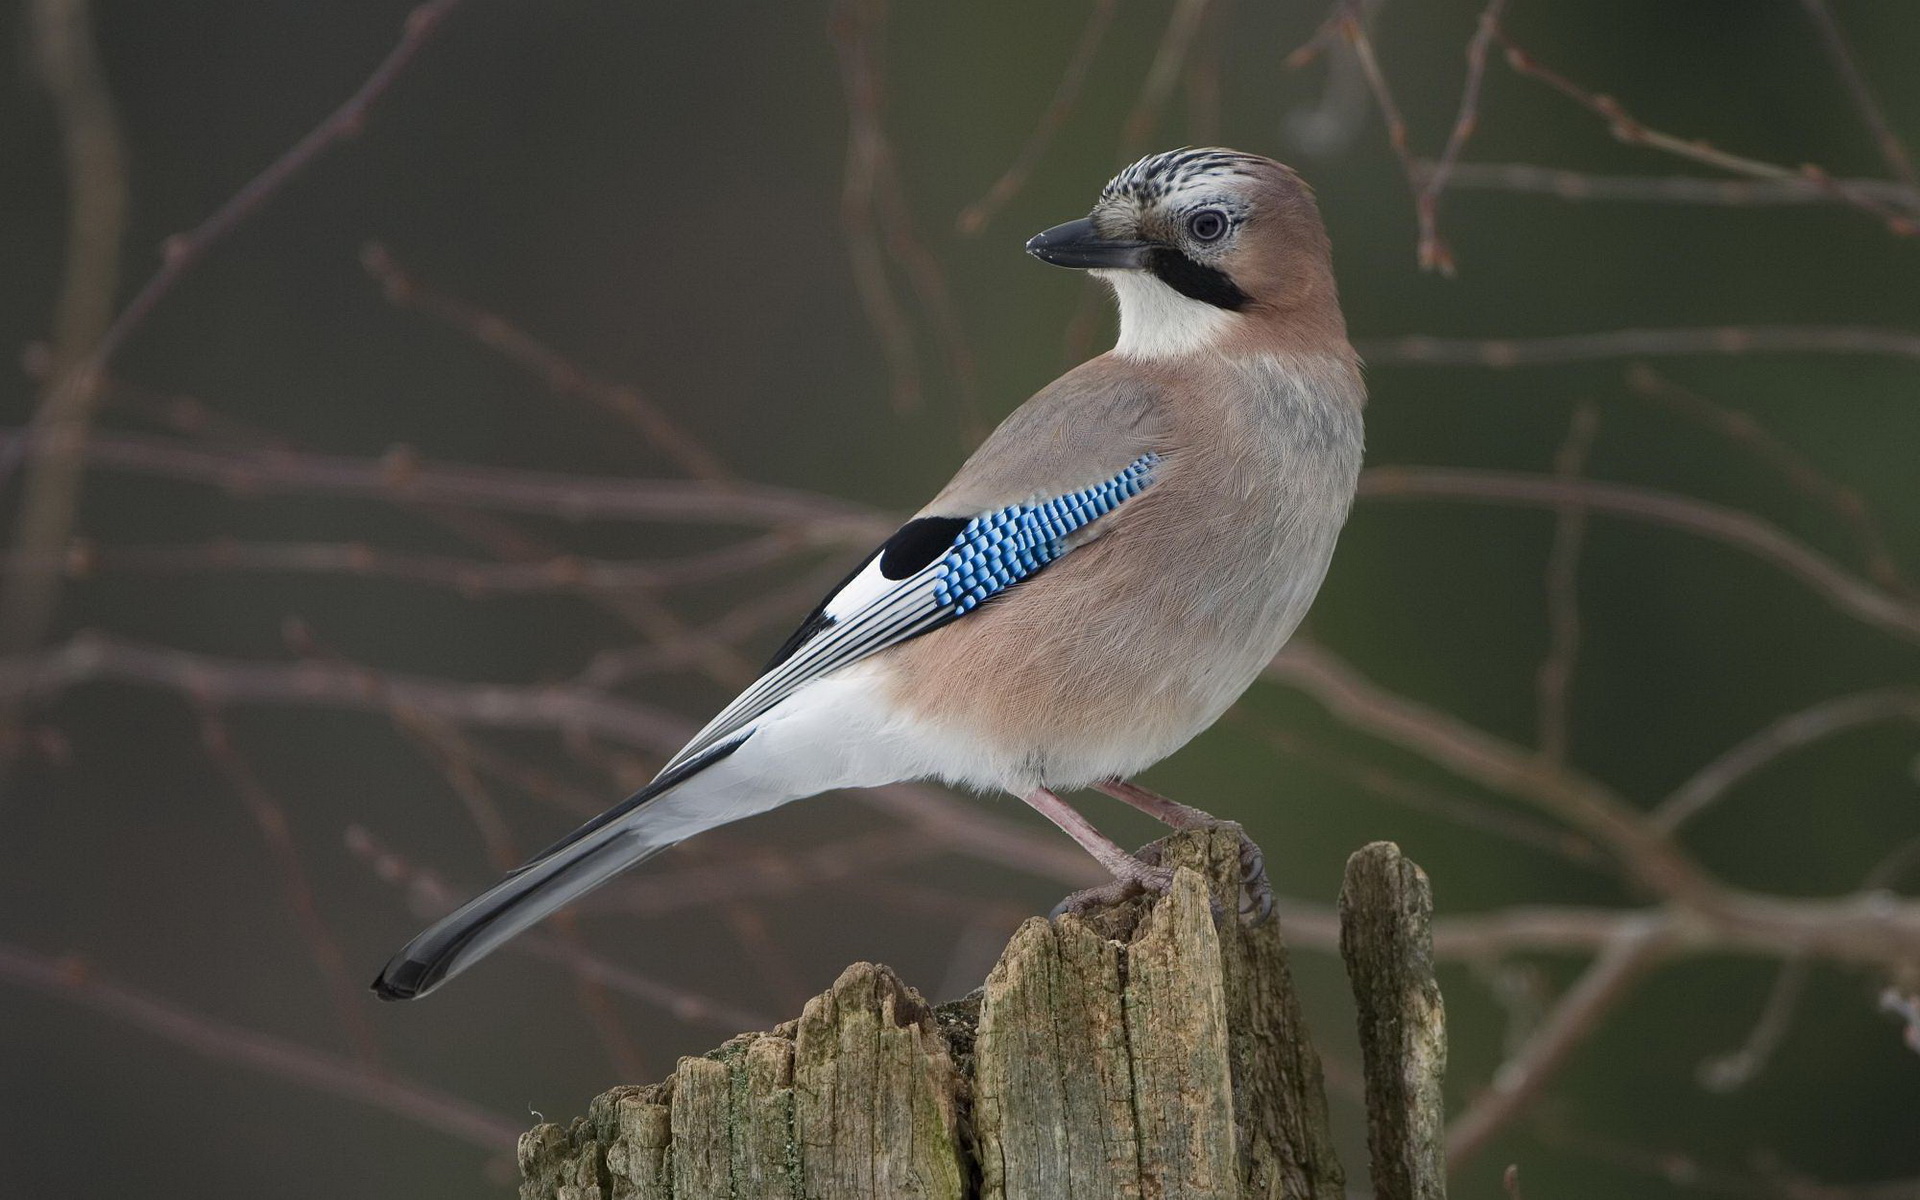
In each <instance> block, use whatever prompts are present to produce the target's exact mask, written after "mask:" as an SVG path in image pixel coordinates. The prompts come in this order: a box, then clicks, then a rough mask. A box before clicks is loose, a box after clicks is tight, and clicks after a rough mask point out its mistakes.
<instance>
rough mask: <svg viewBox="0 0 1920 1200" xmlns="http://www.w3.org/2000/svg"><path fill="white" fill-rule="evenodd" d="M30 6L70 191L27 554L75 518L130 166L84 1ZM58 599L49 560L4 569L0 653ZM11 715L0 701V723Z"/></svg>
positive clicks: (27, 496)
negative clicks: (46, 565) (43, 565)
mask: <svg viewBox="0 0 1920 1200" xmlns="http://www.w3.org/2000/svg"><path fill="white" fill-rule="evenodd" d="M29 7H30V10H31V18H30V21H29V29H30V33H31V37H32V50H33V55H34V58H35V60H36V65H37V66H38V68H39V73H40V78H41V81H42V82H43V83H44V84H45V85H46V88H47V91H48V93H49V94H50V95H51V96H52V98H53V107H54V112H55V115H56V117H57V118H58V121H59V125H60V140H61V148H62V150H63V152H64V155H65V158H66V170H67V193H68V201H67V207H68V216H67V244H66V258H65V267H64V271H63V275H62V278H61V283H60V299H59V302H58V305H57V307H56V309H55V311H54V317H53V344H52V346H51V348H50V350H49V351H48V353H47V359H48V361H47V363H46V375H45V380H46V382H45V383H44V384H43V385H42V387H41V389H40V396H39V400H38V403H37V404H36V405H35V408H34V413H33V428H34V430H35V432H36V433H37V434H38V435H39V436H40V437H42V438H45V439H46V444H47V453H45V454H42V455H39V456H37V457H36V458H35V460H34V462H33V464H32V467H31V469H30V470H29V472H28V474H27V480H26V484H25V487H24V489H23V491H22V495H21V497H20V501H19V503H20V507H19V509H18V511H17V512H16V513H15V516H14V520H13V543H12V544H13V546H14V547H15V548H16V549H18V550H19V551H21V552H22V553H24V554H27V555H29V556H33V555H40V554H45V553H47V552H50V551H54V550H57V549H59V547H60V546H61V545H62V544H63V543H64V542H65V541H66V540H67V536H68V534H69V532H70V531H71V530H72V528H73V517H74V509H75V506H76V504H77V503H78V500H79V495H80V480H81V477H82V475H83V474H84V473H85V469H84V466H85V460H84V458H83V457H82V453H81V447H82V445H83V444H84V443H85V441H86V438H87V434H88V432H89V430H90V429H91V428H92V425H93V417H94V410H95V408H96V407H97V405H98V401H99V393H100V380H99V372H98V371H97V370H96V369H94V367H93V365H92V364H93V362H94V360H95V356H96V354H97V352H98V349H99V347H100V346H101V345H102V344H103V339H104V338H105V337H106V336H107V335H108V330H109V324H108V322H109V321H110V320H111V318H112V316H113V304H114V299H115V292H116V291H117V289H118V287H119V282H120V241H121V237H122V235H123V234H124V233H125V231H126V210H127V171H126V149H125V147H124V145H123V144H122V141H121V135H120V123H119V119H118V118H117V117H116V116H115V114H114V110H113V98H112V96H111V94H110V93H109V92H108V90H107V83H106V79H105V76H104V73H103V71H102V69H101V65H100V59H99V55H98V53H97V52H96V50H95V48H94V44H93V29H92V25H93V6H92V4H91V3H90V0H35V2H34V3H33V4H32V5H30V6H29ZM18 462H19V458H18V455H17V454H16V453H13V452H8V451H0V483H4V482H5V481H6V479H7V477H8V476H9V475H11V474H12V472H13V468H14V467H15V465H17V463H18ZM59 601H60V575H59V573H58V571H56V570H52V569H42V570H36V571H29V572H27V573H25V574H22V575H18V576H16V577H14V578H13V579H10V580H8V581H7V586H6V588H5V590H4V592H3V593H0V653H6V652H10V651H14V650H25V649H28V648H29V647H32V646H36V645H38V644H39V643H40V640H41V638H43V637H44V636H46V631H47V626H48V624H49V622H50V621H51V620H52V617H53V612H54V608H55V606H56V605H58V603H59ZM11 724H12V721H11V719H10V717H9V716H8V714H6V713H4V712H0V730H4V728H5V727H7V726H10V725H11Z"/></svg>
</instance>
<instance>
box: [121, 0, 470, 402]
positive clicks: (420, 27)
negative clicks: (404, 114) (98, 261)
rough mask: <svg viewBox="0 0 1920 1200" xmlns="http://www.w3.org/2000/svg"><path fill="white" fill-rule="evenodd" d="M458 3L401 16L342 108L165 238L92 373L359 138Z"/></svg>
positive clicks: (430, 2) (438, 3)
mask: <svg viewBox="0 0 1920 1200" xmlns="http://www.w3.org/2000/svg"><path fill="white" fill-rule="evenodd" d="M461 3H462V0H426V2H425V3H423V4H421V5H420V6H419V7H418V8H415V9H414V10H413V11H412V12H410V13H408V14H407V19H406V23H405V25H404V26H403V28H402V30H401V34H400V41H399V43H398V44H396V45H395V46H394V48H393V49H392V50H391V51H389V52H388V53H387V56H386V57H385V58H383V59H381V60H380V63H379V65H378V66H376V67H374V69H373V74H371V75H369V76H367V79H366V82H364V83H362V84H361V85H360V87H359V88H358V89H357V90H356V91H355V92H354V93H353V95H351V96H349V97H347V99H346V101H345V103H343V104H341V105H340V107H339V108H336V109H334V110H333V111H332V112H331V113H329V114H327V117H326V119H325V120H323V121H321V122H320V124H318V125H316V126H314V128H313V129H312V130H310V131H309V132H308V133H307V135H306V136H305V137H302V138H301V139H300V140H299V141H297V142H295V143H294V144H293V145H292V146H291V147H290V148H289V149H288V150H287V151H286V153H284V154H282V155H281V156H280V157H279V158H277V159H275V160H274V161H273V162H272V163H271V164H270V165H268V167H267V169H266V170H264V171H262V172H260V174H258V175H256V176H254V177H253V178H252V179H250V180H248V181H247V183H246V184H245V185H244V186H243V187H241V189H240V190H239V191H237V192H235V193H234V194H233V195H232V196H230V197H228V199H227V201H226V203H224V204H222V205H221V206H220V207H219V209H217V210H216V211H215V212H214V214H213V215H212V216H210V217H208V218H207V219H206V220H204V221H202V222H200V224H198V225H196V226H194V227H193V228H192V229H190V230H188V231H187V232H186V233H178V234H175V235H174V236H172V237H170V238H168V239H167V241H166V244H165V245H164V246H163V247H162V248H161V249H162V262H161V265H160V270H159V271H158V272H156V273H155V274H154V276H153V278H151V279H149V280H148V281H147V282H146V285H145V286H143V287H142V288H141V289H140V291H139V292H138V293H137V294H136V295H135V296H134V298H133V299H132V300H131V301H130V302H129V303H128V304H127V307H126V308H124V309H122V310H121V312H120V315H119V316H118V317H117V318H115V319H114V322H113V326H112V328H110V329H108V330H107V332H106V335H105V336H104V337H102V338H101V339H100V344H99V346H98V347H96V349H95V351H94V355H93V368H94V369H96V370H98V369H102V368H104V367H105V366H106V364H107V363H108V362H109V361H111V360H112V358H113V356H114V355H115V354H117V353H119V351H120V347H121V345H122V344H123V343H124V342H125V341H126V340H127V338H128V337H130V336H131V335H132V334H133V332H134V330H136V329H138V328H139V327H140V325H141V324H142V323H143V322H144V321H145V320H146V319H147V317H148V316H149V315H150V314H151V313H152V312H153V310H154V308H155V307H156V306H158V305H159V303H160V301H161V300H162V299H163V298H164V297H165V296H166V295H167V293H168V292H170V291H172V290H173V286H174V285H175V284H177V283H179V282H180V279H181V277H182V276H184V275H185V274H186V273H187V272H188V271H191V270H192V269H193V268H194V267H195V266H196V265H198V264H199V262H200V260H201V259H203V258H205V257H206V256H207V252H208V251H210V250H212V249H213V247H214V245H215V244H216V243H218V242H219V241H220V240H221V239H222V238H224V237H226V236H227V235H228V234H230V233H232V232H233V231H234V229H236V228H237V227H238V226H239V225H240V224H241V223H243V222H244V221H246V220H247V218H249V217H251V216H252V215H253V214H254V213H256V212H258V211H259V210H260V209H261V207H263V206H264V205H265V204H266V203H267V202H268V201H270V200H272V199H273V198H274V197H275V196H277V195H278V194H279V193H280V190H281V189H282V188H284V187H285V186H286V185H287V183H288V181H290V180H291V179H293V177H294V176H296V175H298V174H300V172H302V171H304V170H305V169H306V168H307V167H308V166H310V165H312V163H313V161H314V160H315V159H316V158H318V157H320V155H321V154H322V153H323V152H325V151H327V150H329V149H331V148H332V147H333V146H334V145H335V144H336V143H339V142H342V141H346V140H347V139H349V138H352V137H354V136H356V135H358V134H359V132H360V130H361V129H362V128H364V127H365V125H366V123H367V117H368V115H369V114H370V113H371V112H372V110H373V107H374V105H376V104H377V103H379V101H380V99H381V98H382V97H383V96H385V95H386V94H387V92H388V90H389V89H391V88H392V87H393V84H394V81H395V80H397V79H398V78H399V77H400V75H401V73H402V72H404V71H405V70H406V69H407V67H408V66H409V65H410V64H411V63H412V62H413V60H414V58H415V57H416V56H418V55H419V53H420V51H421V49H422V48H423V47H424V46H426V44H427V43H428V42H429V41H431V40H432V39H433V37H434V35H435V34H436V33H438V32H439V31H440V28H441V26H442V25H444V24H445V22H446V19H447V18H448V17H449V16H451V15H453V11H454V9H456V8H459V7H460V5H461Z"/></svg>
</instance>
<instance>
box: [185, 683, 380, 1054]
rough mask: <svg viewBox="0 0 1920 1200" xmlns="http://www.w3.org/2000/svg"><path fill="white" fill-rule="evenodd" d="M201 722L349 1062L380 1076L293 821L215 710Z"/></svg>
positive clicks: (202, 711) (367, 1027)
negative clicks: (263, 855)
mask: <svg viewBox="0 0 1920 1200" xmlns="http://www.w3.org/2000/svg"><path fill="white" fill-rule="evenodd" d="M197 715H198V717H199V721H200V743H201V745H202V746H203V747H204V748H205V749H206V752H207V757H208V759H209V760H211V761H212V763H213V765H214V767H215V768H216V769H217V770H218V771H219V772H220V774H221V776H222V777H223V778H224V779H225V780H226V781H227V786H228V788H229V789H230V790H231V791H232V792H233V794H234V795H235V796H237V797H239V799H240V802H241V804H242V805H244V806H245V808H246V810H247V814H248V816H250V817H252V818H253V823H254V825H255V826H256V827H257V828H258V829H259V831H260V838H261V841H263V842H264V843H265V844H266V847H267V855H268V857H269V858H271V859H272V860H273V865H274V869H275V871H276V872H278V874H279V876H280V887H281V891H282V892H283V894H284V897H285V900H286V905H287V908H288V910H289V911H291V912H292V914H293V918H294V924H295V925H296V926H297V927H298V929H299V930H300V936H301V939H302V940H303V941H305V942H306V945H307V953H308V954H309V955H310V956H311V957H312V959H313V964H314V966H315V968H316V969H317V970H318V971H319V974H320V977H321V979H323V980H325V982H326V985H327V991H328V993H329V994H330V996H331V998H332V1001H333V1011H334V1017H335V1019H336V1020H337V1021H338V1022H339V1023H340V1028H341V1031H342V1032H344V1033H345V1034H346V1037H347V1043H348V1046H349V1047H350V1048H351V1049H352V1051H353V1055H354V1058H355V1059H357V1060H358V1061H359V1062H360V1064H361V1065H362V1066H364V1067H366V1068H367V1069H369V1070H372V1071H378V1072H384V1071H385V1070H386V1067H385V1065H384V1063H383V1061H382V1056H381V1053H380V1044H379V1042H378V1040H377V1039H376V1038H375V1037H374V1033H373V1023H372V1022H371V1021H369V1020H368V1019H367V1003H366V996H365V994H364V993H363V991H362V989H361V987H360V986H359V985H358V984H357V983H356V982H355V981H354V980H353V979H352V978H351V977H350V975H349V972H348V970H347V959H346V955H344V954H342V953H341V952H340V943H339V941H338V940H337V939H336V938H335V937H334V936H333V929H332V927H331V926H330V925H328V924H327V920H326V918H325V917H324V916H322V915H321V913H320V904H319V901H318V900H317V899H316V898H315V897H314V893H313V883H312V882H311V881H310V880H309V879H308V878H307V870H306V867H305V866H304V865H303V864H302V863H301V861H300V852H299V850H298V849H297V848H296V847H295V845H294V841H293V827H292V822H291V821H289V820H288V819H287V809H286V806H285V805H284V804H282V803H280V801H279V799H278V798H277V797H275V796H274V795H273V793H271V792H269V791H268V790H267V789H266V787H265V785H263V784H262V783H261V782H260V777H259V776H258V775H256V774H255V773H254V770H253V766H252V764H251V763H249V762H247V760H246V759H245V758H244V757H242V756H241V754H240V751H239V750H238V748H237V747H235V745H234V742H233V733H232V731H231V730H230V729H229V728H228V727H227V723H226V721H225V720H223V719H222V718H221V716H220V712H219V709H218V708H215V707H212V706H207V705H201V706H198V714H197Z"/></svg>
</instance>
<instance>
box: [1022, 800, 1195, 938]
mask: <svg viewBox="0 0 1920 1200" xmlns="http://www.w3.org/2000/svg"><path fill="white" fill-rule="evenodd" d="M1021 799H1023V800H1025V801H1026V802H1027V803H1028V804H1030V805H1032V806H1033V809H1034V811H1036V812H1038V813H1039V814H1040V815H1041V816H1043V817H1045V818H1046V819H1047V820H1049V821H1052V822H1053V823H1054V824H1055V825H1057V826H1059V827H1060V829H1061V831H1062V832H1063V833H1065V834H1066V835H1067V836H1068V837H1070V838H1072V839H1073V840H1074V841H1075V842H1077V843H1079V845H1080V848H1081V849H1082V850H1085V851H1086V852H1087V853H1088V854H1091V855H1093V858H1094V861H1095V862H1097V863H1099V864H1100V865H1101V866H1103V867H1105V868H1106V869H1107V870H1108V871H1109V872H1111V873H1112V875H1113V880H1114V881H1113V882H1112V883H1111V884H1108V885H1107V886H1106V887H1098V888H1089V889H1087V890H1086V891H1084V892H1075V893H1074V894H1073V895H1071V896H1068V897H1067V898H1066V899H1065V900H1063V901H1061V902H1060V905H1059V907H1057V908H1055V909H1054V910H1053V911H1054V914H1055V915H1056V916H1057V915H1059V914H1060V913H1062V912H1083V911H1085V910H1086V909H1089V908H1093V907H1097V906H1099V905H1104V904H1113V903H1116V902H1118V901H1120V900H1124V899H1126V898H1127V897H1128V896H1131V895H1135V894H1137V893H1139V892H1143V891H1150V892H1165V891H1166V890H1167V885H1168V884H1169V883H1171V882H1173V872H1172V871H1170V870H1168V869H1167V868H1165V867H1156V866H1151V865H1149V864H1147V863H1144V862H1141V861H1140V860H1139V859H1137V858H1135V857H1134V856H1133V855H1131V854H1128V853H1127V852H1126V851H1125V850H1122V849H1121V848H1120V847H1119V846H1118V845H1116V844H1115V843H1114V842H1113V840H1112V839H1111V838H1109V837H1107V836H1106V835H1105V834H1103V833H1101V832H1100V831H1099V830H1098V829H1095V828H1094V827H1093V824H1092V823H1091V822H1089V821H1088V820H1087V819H1086V818H1085V817H1083V816H1081V815H1080V814H1079V812H1077V811H1076V810H1075V809H1074V808H1073V806H1072V805H1070V804H1068V803H1067V802H1066V801H1065V800H1062V799H1061V798H1060V797H1058V796H1056V795H1054V794H1053V793H1052V792H1050V791H1048V790H1047V789H1046V788H1039V789H1037V790H1036V791H1034V792H1033V793H1032V794H1031V795H1028V796H1022V797H1021Z"/></svg>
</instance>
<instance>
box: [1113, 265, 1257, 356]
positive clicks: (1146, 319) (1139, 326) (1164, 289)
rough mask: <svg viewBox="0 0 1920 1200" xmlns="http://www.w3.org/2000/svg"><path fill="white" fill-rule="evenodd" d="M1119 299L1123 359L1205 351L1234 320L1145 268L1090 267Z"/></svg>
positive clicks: (1119, 349) (1118, 345) (1118, 350)
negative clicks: (1114, 269) (1109, 285)
mask: <svg viewBox="0 0 1920 1200" xmlns="http://www.w3.org/2000/svg"><path fill="white" fill-rule="evenodd" d="M1093 273H1094V274H1095V275H1097V276H1099V277H1100V278H1102V279H1104V280H1106V281H1107V282H1108V283H1109V284H1111V285H1113V294H1114V295H1115V297H1117V298H1118V299H1119V301H1120V340H1119V341H1118V342H1117V343H1115V345H1114V347H1113V349H1114V352H1115V353H1116V354H1119V355H1120V356H1121V357H1123V358H1177V357H1179V356H1180V355H1183V354H1196V353H1198V352H1200V351H1202V350H1206V349H1210V348H1211V347H1212V346H1213V345H1214V344H1215V343H1217V342H1218V341H1219V340H1220V339H1221V338H1222V337H1224V336H1225V335H1226V332H1227V330H1228V329H1229V328H1230V327H1231V326H1232V324H1233V317H1234V314H1233V313H1231V312H1228V311H1227V310H1226V309H1224V308H1219V307H1216V306H1214V305H1212V304H1208V303H1206V302H1205V301H1204V300H1195V299H1193V298H1192V297H1191V296H1182V295H1181V294H1180V293H1179V292H1176V291H1174V290H1173V289H1172V288H1170V287H1168V286H1167V285H1166V284H1164V283H1162V282H1160V280H1159V279H1157V278H1155V277H1154V276H1153V275H1152V274H1151V273H1150V272H1147V271H1095V272H1093Z"/></svg>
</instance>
